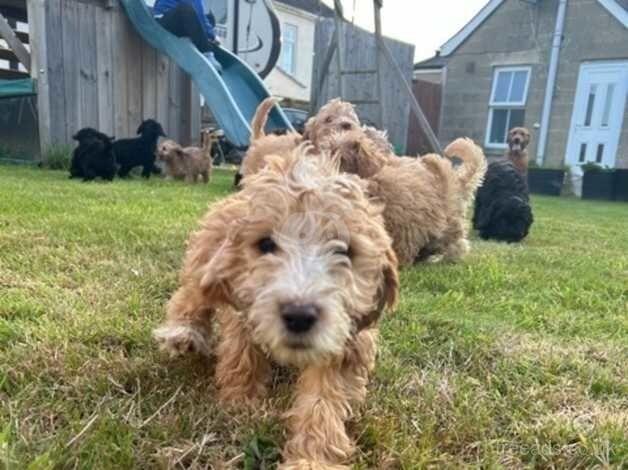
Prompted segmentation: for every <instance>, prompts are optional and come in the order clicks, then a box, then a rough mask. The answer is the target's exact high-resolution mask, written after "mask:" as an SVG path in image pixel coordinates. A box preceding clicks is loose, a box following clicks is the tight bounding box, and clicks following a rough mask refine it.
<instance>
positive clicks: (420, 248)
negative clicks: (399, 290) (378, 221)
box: [326, 130, 486, 266]
mask: <svg viewBox="0 0 628 470" xmlns="http://www.w3.org/2000/svg"><path fill="white" fill-rule="evenodd" d="M326 148H329V150H330V151H332V152H335V153H336V155H337V157H338V158H339V159H340V168H341V170H342V171H346V172H349V173H353V174H356V175H359V176H360V177H361V178H365V179H366V180H367V181H368V189H367V192H368V193H369V195H370V196H372V197H375V198H377V199H379V200H380V201H382V202H383V203H384V204H385V206H386V210H385V211H384V219H385V221H386V229H387V230H388V233H389V234H390V236H391V237H392V239H393V247H394V249H395V253H396V254H397V258H398V260H399V264H400V265H401V266H407V265H411V264H414V263H416V262H421V261H427V260H437V259H439V260H444V261H457V260H459V259H460V258H462V256H464V255H465V254H466V253H467V251H468V250H469V242H468V240H467V234H468V227H467V221H466V212H467V209H468V207H469V205H470V204H471V203H472V201H473V198H474V196H475V192H476V190H477V188H478V186H479V185H480V184H481V183H482V180H483V178H484V174H485V172H486V159H485V157H484V153H483V152H482V149H480V148H479V147H478V146H477V145H475V144H474V143H473V141H471V140H470V139H457V140H455V141H454V142H452V143H451V144H450V145H449V146H448V147H447V148H446V149H445V155H446V156H447V157H449V158H443V157H441V156H440V155H435V154H430V155H425V156H423V157H421V158H410V157H396V156H394V155H390V154H388V153H385V152H381V151H379V149H378V146H377V145H375V144H374V143H373V141H372V140H371V139H369V138H367V137H366V136H365V135H364V133H363V132H362V131H359V130H358V131H351V132H343V133H337V134H335V135H333V136H332V137H330V138H329V139H327V147H326ZM454 157H455V158H458V159H460V160H461V162H462V163H461V164H460V165H459V166H454V165H453V164H452V161H451V160H450V158H454Z"/></svg>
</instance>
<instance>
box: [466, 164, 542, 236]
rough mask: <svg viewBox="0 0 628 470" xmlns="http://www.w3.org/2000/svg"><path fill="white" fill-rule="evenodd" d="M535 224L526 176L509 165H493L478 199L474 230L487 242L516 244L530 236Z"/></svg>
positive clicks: (489, 169)
mask: <svg viewBox="0 0 628 470" xmlns="http://www.w3.org/2000/svg"><path fill="white" fill-rule="evenodd" d="M533 221H534V218H533V216H532V209H531V208H530V203H529V197H528V187H527V184H526V181H525V180H524V178H523V176H522V175H521V174H520V173H519V172H518V171H517V169H516V168H515V167H514V165H513V164H512V163H511V162H509V161H499V162H494V163H491V164H490V165H489V166H488V170H487V172H486V176H485V178H484V184H482V186H481V187H480V189H479V190H478V192H477V195H476V198H475V212H474V214H473V228H475V229H477V230H478V231H479V233H480V237H481V238H483V239H485V240H487V239H495V240H501V241H505V242H509V243H514V242H518V241H521V240H523V239H524V238H525V237H526V236H527V235H528V232H529V231H530V226H531V225H532V222H533Z"/></svg>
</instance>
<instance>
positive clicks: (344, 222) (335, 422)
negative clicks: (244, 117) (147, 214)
mask: <svg viewBox="0 0 628 470" xmlns="http://www.w3.org/2000/svg"><path fill="white" fill-rule="evenodd" d="M312 153H313V152H312V151H311V149H308V148H307V147H305V146H300V147H299V148H298V149H297V150H296V151H295V152H294V153H293V154H292V155H290V156H288V157H285V156H284V157H271V158H268V159H267V164H266V167H265V168H263V169H262V170H261V171H260V172H259V173H257V174H256V175H254V176H251V177H248V178H245V180H244V183H245V184H244V187H243V190H242V191H240V192H238V193H236V194H233V195H231V196H230V197H228V198H227V199H225V200H223V201H221V202H219V203H218V204H216V205H215V206H214V207H213V208H212V209H211V210H210V211H209V213H208V214H207V215H206V216H205V218H204V219H203V221H202V223H201V228H200V230H199V231H197V232H196V233H194V234H192V235H191V237H190V239H189V244H188V249H187V253H186V256H185V261H184V267H183V270H182V273H181V280H180V282H181V285H180V287H179V289H178V291H177V292H176V293H175V294H174V296H173V297H172V299H171V300H170V302H169V304H168V313H167V321H166V323H165V324H164V325H163V326H161V327H160V328H158V329H157V330H156V331H155V337H156V339H157V341H158V342H159V343H160V345H161V347H162V348H163V349H164V350H166V351H168V352H169V353H171V354H172V355H178V354H182V353H185V352H188V351H197V352H200V353H203V354H209V353H210V346H209V344H210V343H209V341H208V336H209V334H210V328H211V326H212V323H213V321H212V320H213V319H215V320H217V323H218V326H219V328H218V329H219V333H218V334H219V337H220V339H219V342H218V345H217V349H216V352H215V353H216V356H217V365H216V380H217V382H218V386H219V389H220V398H221V400H222V401H223V402H226V403H232V404H234V403H235V404H245V403H250V402H255V401H256V400H258V399H260V398H262V397H264V396H265V394H266V393H267V391H268V390H267V387H268V386H269V378H270V371H271V364H277V365H281V366H292V367H294V368H297V369H298V370H299V378H298V380H297V383H296V390H295V395H294V401H293V403H292V406H291V408H290V410H289V411H288V412H287V413H286V419H287V425H288V428H289V431H290V433H289V438H288V441H287V443H286V444H285V447H284V451H283V459H284V463H283V464H282V465H281V467H280V468H283V469H299V470H301V469H314V468H316V469H342V468H348V467H346V465H348V461H349V458H350V455H351V453H352V450H353V444H352V441H351V439H350V438H349V437H348V435H347V432H346V430H345V425H344V423H345V421H346V420H347V419H348V418H349V417H350V416H351V414H352V408H351V403H352V402H355V401H361V400H363V399H364V397H365V394H366V384H367V380H368V374H369V372H370V371H371V370H372V369H373V367H374V361H375V352H376V337H377V329H376V324H377V320H378V318H379V317H380V315H381V313H382V311H383V310H384V308H385V307H386V306H392V305H393V304H394V303H395V301H396V298H397V293H398V284H399V283H398V276H397V259H396V257H395V254H394V252H393V250H392V248H391V241H390V238H389V236H388V234H387V233H386V230H385V228H384V222H383V218H382V210H383V207H382V206H381V205H379V204H375V203H373V202H372V201H371V200H369V199H368V198H367V197H366V195H365V193H364V190H363V185H364V182H363V181H361V180H360V179H359V178H358V177H357V176H354V175H348V174H341V173H340V172H339V170H338V162H337V161H336V160H335V159H332V158H330V157H328V156H325V155H315V154H312Z"/></svg>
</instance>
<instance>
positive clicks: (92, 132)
mask: <svg viewBox="0 0 628 470" xmlns="http://www.w3.org/2000/svg"><path fill="white" fill-rule="evenodd" d="M72 138H73V139H74V140H76V141H77V142H78V147H76V148H75V149H74V152H73V153H72V162H71V165H70V178H83V181H91V180H93V179H95V178H97V177H101V178H102V179H105V180H108V181H111V180H113V177H114V176H115V174H116V161H115V156H114V154H113V140H114V139H115V137H109V136H108V135H106V134H103V133H102V132H99V131H97V130H96V129H93V128H91V127H84V128H83V129H81V130H79V131H78V132H77V133H76V134H74V135H73V136H72Z"/></svg>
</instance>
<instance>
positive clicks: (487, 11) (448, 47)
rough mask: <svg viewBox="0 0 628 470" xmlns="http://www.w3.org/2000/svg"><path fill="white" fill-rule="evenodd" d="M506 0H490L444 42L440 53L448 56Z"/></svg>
mask: <svg viewBox="0 0 628 470" xmlns="http://www.w3.org/2000/svg"><path fill="white" fill-rule="evenodd" d="M504 1H505V0H490V1H489V2H488V3H487V4H486V5H484V7H483V8H482V9H481V10H480V11H479V12H478V14H477V15H475V16H474V17H473V18H472V19H471V21H469V22H468V23H467V24H466V25H464V27H463V28H462V29H461V30H460V31H458V32H457V33H456V34H455V35H454V36H453V37H452V38H451V39H450V40H449V41H447V42H446V43H445V44H443V45H442V46H441V48H440V55H441V57H442V56H448V55H450V54H451V53H452V52H454V51H455V50H456V49H458V46H460V45H461V44H462V43H463V42H464V41H466V39H467V38H468V37H469V36H471V34H473V32H474V31H475V30H476V29H477V28H478V27H479V26H480V25H481V24H482V23H484V21H485V20H486V19H487V18H488V17H489V16H491V14H492V13H493V12H494V11H495V10H497V8H499V7H500V6H501V5H502V3H504Z"/></svg>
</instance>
